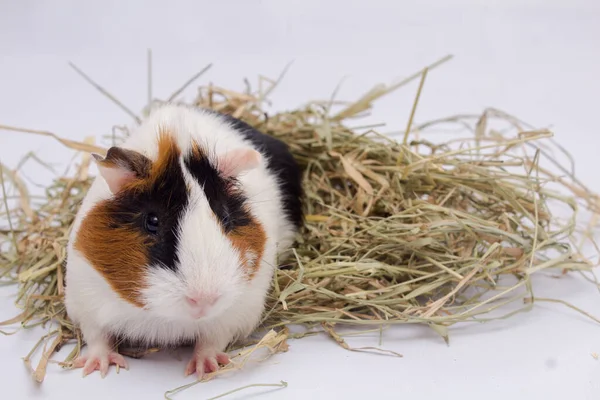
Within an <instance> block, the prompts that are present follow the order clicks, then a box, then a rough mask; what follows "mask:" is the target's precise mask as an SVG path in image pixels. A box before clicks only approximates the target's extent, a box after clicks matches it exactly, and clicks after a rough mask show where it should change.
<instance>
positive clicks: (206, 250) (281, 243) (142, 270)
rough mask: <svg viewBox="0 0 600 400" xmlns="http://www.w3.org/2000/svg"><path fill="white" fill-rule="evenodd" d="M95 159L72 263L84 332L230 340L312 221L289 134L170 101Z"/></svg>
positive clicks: (256, 314) (72, 295)
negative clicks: (280, 135) (286, 141)
mask: <svg viewBox="0 0 600 400" xmlns="http://www.w3.org/2000/svg"><path fill="white" fill-rule="evenodd" d="M97 162H98V167H99V171H100V175H101V176H99V177H98V178H97V179H96V180H95V181H94V183H93V184H92V186H91V188H90V189H89V192H88V194H87V196H86V198H85V199H84V201H83V204H82V206H81V208H80V210H79V213H78V215H77V217H76V220H75V224H74V226H73V231H72V234H71V238H70V242H69V247H68V259H67V268H66V271H67V274H66V282H67V285H66V306H67V311H68V313H69V315H70V317H71V318H72V319H73V320H74V321H75V322H76V323H77V324H79V325H80V327H81V329H82V331H83V335H84V339H86V341H88V342H89V341H90V340H91V341H94V340H99V339H98V338H103V339H106V338H108V337H110V336H114V337H122V338H125V339H129V340H133V341H141V342H142V343H145V344H151V345H173V344H177V343H180V342H182V341H190V340H192V341H193V340H201V341H202V340H203V341H206V342H209V343H210V344H211V346H213V347H215V348H218V349H219V351H220V350H222V348H224V346H225V345H226V344H227V343H228V342H230V341H231V340H234V339H235V338H236V337H239V336H245V335H248V334H249V333H251V331H252V330H253V329H254V328H255V326H256V324H257V323H258V321H259V319H260V316H261V313H262V311H263V308H264V302H265V296H266V294H267V293H268V289H269V287H270V284H271V280H272V277H273V271H274V268H276V262H277V256H278V254H280V253H281V252H284V251H287V250H288V249H289V247H290V245H291V244H292V242H293V240H294V236H295V233H296V231H297V229H298V227H299V226H300V224H301V222H302V214H301V203H300V201H301V200H300V199H301V192H302V191H301V187H300V171H299V169H298V167H297V165H296V164H295V162H294V160H293V158H292V157H291V155H290V154H289V152H288V151H287V149H286V147H285V146H284V145H283V143H281V142H279V141H278V140H275V139H273V138H271V137H269V136H266V135H263V134H261V133H259V132H257V131H255V130H253V129H252V128H251V127H249V126H248V125H246V124H244V123H242V122H240V121H238V120H236V119H233V118H231V117H226V116H223V115H220V114H217V113H214V112H211V111H207V110H201V109H197V108H192V107H187V106H176V105H166V106H162V107H161V108H159V109H157V110H156V111H154V112H153V114H152V115H151V116H150V117H149V118H148V119H147V120H146V121H145V122H144V123H143V124H142V125H141V126H139V127H138V128H137V129H136V131H135V132H133V133H132V135H131V136H130V137H129V138H128V139H127V141H126V142H125V143H124V144H123V146H120V147H115V148H111V149H110V150H109V151H108V153H107V154H106V156H105V157H97ZM190 299H192V300H190ZM197 301H198V302H206V308H202V309H201V310H200V311H201V314H198V312H200V311H198V310H197V309H193V307H195V306H196V302H197ZM190 304H191V305H190ZM195 313H196V314H198V315H196V314H195Z"/></svg>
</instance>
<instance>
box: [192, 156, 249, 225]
mask: <svg viewBox="0 0 600 400" xmlns="http://www.w3.org/2000/svg"><path fill="white" fill-rule="evenodd" d="M184 163H185V166H186V168H187V169H188V170H189V171H190V174H192V176H193V177H194V179H195V180H196V182H198V184H199V185H200V186H201V187H202V188H203V190H204V194H205V195H206V198H207V200H208V204H209V205H210V208H211V209H212V211H213V213H214V214H215V215H216V217H217V219H218V220H219V222H220V223H221V224H222V226H223V229H224V230H225V233H229V232H231V231H232V230H234V229H235V228H237V227H240V226H247V225H248V224H250V222H251V220H250V216H249V215H248V213H247V211H246V210H245V209H244V203H245V202H246V198H245V197H244V195H243V194H242V192H241V191H240V190H237V188H236V182H235V181H234V180H227V179H224V178H223V177H221V175H220V174H219V171H218V170H217V169H216V168H215V167H214V166H213V165H212V164H211V162H210V160H209V159H208V158H207V157H206V156H205V155H204V154H198V155H196V156H195V155H194V154H193V153H190V154H188V155H186V156H185V158H184Z"/></svg>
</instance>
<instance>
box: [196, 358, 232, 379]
mask: <svg viewBox="0 0 600 400" xmlns="http://www.w3.org/2000/svg"><path fill="white" fill-rule="evenodd" d="M219 364H221V365H227V364H229V356H228V355H227V354H225V353H222V352H217V353H212V352H210V353H207V352H203V351H195V352H194V356H193V357H192V359H191V360H190V362H189V363H188V365H187V367H186V369H185V376H189V375H191V374H193V373H194V372H195V373H196V375H197V376H198V380H200V379H202V377H203V376H204V374H208V373H211V372H216V371H218V370H219Z"/></svg>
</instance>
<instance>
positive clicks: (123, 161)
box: [92, 147, 151, 194]
mask: <svg viewBox="0 0 600 400" xmlns="http://www.w3.org/2000/svg"><path fill="white" fill-rule="evenodd" d="M92 155H93V156H94V159H95V160H96V164H97V165H98V171H99V172H100V175H102V178H104V181H105V182H106V183H107V184H108V188H109V189H110V191H111V192H112V193H113V194H115V193H117V192H119V191H120V190H121V188H123V186H124V185H126V184H128V183H130V182H132V181H134V180H136V179H143V178H144V177H145V176H147V175H148V172H149V170H150V165H151V161H150V160H149V159H148V158H147V157H146V156H144V155H143V154H140V153H138V152H137V151H133V150H128V149H123V148H121V147H111V148H110V149H108V152H107V153H106V157H102V156H100V155H98V154H95V153H94V154H92Z"/></svg>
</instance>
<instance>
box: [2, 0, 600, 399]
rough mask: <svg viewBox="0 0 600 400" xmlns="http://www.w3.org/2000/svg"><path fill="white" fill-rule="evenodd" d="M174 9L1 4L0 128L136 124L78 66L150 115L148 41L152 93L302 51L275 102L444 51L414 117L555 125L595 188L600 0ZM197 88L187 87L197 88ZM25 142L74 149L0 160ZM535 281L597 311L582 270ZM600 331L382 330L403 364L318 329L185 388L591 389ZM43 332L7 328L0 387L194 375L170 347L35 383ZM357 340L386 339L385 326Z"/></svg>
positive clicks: (223, 78) (412, 393)
mask: <svg viewBox="0 0 600 400" xmlns="http://www.w3.org/2000/svg"><path fill="white" fill-rule="evenodd" d="M494 3H495V2H494ZM166 4H167V2H151V1H147V2H142V1H137V2H134V1H128V2H116V1H96V2H81V1H60V2H50V1H35V2H34V1H19V2H16V1H14V2H9V1H7V0H5V1H0V54H1V57H2V58H1V61H0V123H2V124H9V125H17V126H24V127H29V128H34V129H47V130H50V131H53V132H56V133H59V134H61V135H63V136H66V137H70V138H74V139H79V140H81V139H83V137H84V136H87V135H90V134H91V135H96V136H99V135H105V134H108V133H109V132H110V128H111V127H112V126H113V125H115V124H122V123H130V122H131V121H130V119H129V118H128V117H127V116H126V115H125V114H123V113H122V112H121V111H120V110H119V109H117V108H116V107H115V106H114V105H113V104H111V103H110V102H108V101H107V100H106V99H104V98H103V97H102V96H101V95H99V94H98V93H97V92H96V91H95V90H94V89H93V88H91V87H90V86H89V85H88V84H86V83H85V82H83V81H82V80H81V78H80V77H78V76H77V75H76V74H75V73H74V72H73V71H72V70H71V69H70V68H69V67H68V66H67V61H69V60H71V61H73V62H74V63H75V64H77V65H78V66H79V67H81V68H82V69H83V70H84V71H86V72H87V73H88V74H89V75H91V76H92V77H93V78H94V79H95V80H97V81H98V82H99V83H101V84H102V85H104V86H105V87H106V88H108V89H109V90H110V91H112V92H113V93H114V94H115V95H116V96H118V97H119V98H120V99H121V100H122V101H123V102H124V103H125V104H127V105H129V107H131V108H133V109H134V110H135V111H139V110H140V109H141V108H142V107H143V106H144V102H145V100H146V76H145V63H146V60H145V50H146V48H147V47H152V48H153V51H154V94H155V95H156V96H161V97H165V96H167V95H168V94H169V93H170V92H171V91H172V90H173V89H174V88H176V87H178V86H179V85H180V84H181V83H183V82H184V81H185V80H186V79H187V77H188V76H190V75H191V74H193V73H194V72H196V71H197V70H199V69H200V68H201V67H203V66H204V65H206V64H207V63H209V62H213V63H214V67H213V68H212V69H211V71H210V72H209V74H207V75H206V76H205V78H204V79H203V81H202V83H206V82H208V80H211V81H212V82H214V83H216V84H218V85H221V86H225V87H232V88H240V89H241V88H242V87H243V86H242V79H243V78H244V77H248V78H249V79H250V80H251V82H255V78H256V76H257V74H259V73H260V74H264V75H267V76H270V77H275V76H277V74H279V72H280V71H281V69H282V68H283V67H284V66H285V65H286V64H287V63H288V62H289V61H290V60H292V59H293V60H295V62H294V64H293V66H292V69H291V70H290V72H289V74H288V75H287V78H286V79H285V80H284V82H283V83H282V85H281V86H280V87H279V89H278V90H277V91H276V93H275V94H274V95H273V96H272V98H273V101H274V103H275V104H276V106H277V107H279V108H287V107H293V106H296V105H298V104H299V103H302V102H304V101H307V100H311V99H314V98H323V99H325V98H328V97H329V96H330V94H331V92H332V90H333V89H334V87H335V86H336V85H337V84H338V82H339V80H340V79H341V78H343V77H345V76H346V77H347V79H346V80H345V82H344V85H343V87H342V90H341V91H340V97H343V98H345V99H354V98H356V97H357V96H358V95H360V94H361V93H362V92H364V91H366V90H368V89H370V87H371V86H372V85H373V84H375V83H378V82H380V81H383V82H389V81H390V80H392V79H394V78H398V77H402V76H407V75H409V74H412V73H413V72H415V71H417V70H419V69H420V68H422V67H423V66H425V65H426V64H428V63H430V62H432V61H435V60H436V59H438V58H440V57H442V56H444V55H445V54H447V53H451V54H454V55H455V59H454V60H453V61H451V62H450V63H448V64H446V65H445V66H443V67H442V68H440V69H436V70H435V71H432V72H431V73H430V74H429V76H428V79H427V82H426V85H425V90H424V93H423V95H422V97H421V102H420V106H419V110H418V114H417V120H418V121H425V120H428V119H431V118H437V117H441V116H446V115H451V114H455V113H463V112H467V113H478V112H480V111H482V110H483V108H485V107H488V106H493V107H497V108H501V109H504V110H506V111H509V112H511V113H513V114H515V115H517V116H519V117H521V118H523V119H525V120H526V121H528V122H530V123H531V124H533V125H536V126H540V127H551V128H552V129H553V131H554V132H555V133H556V138H557V140H558V141H559V142H560V143H561V144H563V145H564V146H565V147H566V148H567V149H568V150H569V151H570V152H571V153H572V154H573V155H574V156H575V157H576V159H577V170H578V175H579V177H580V178H581V179H582V180H583V181H584V182H586V183H587V184H588V185H589V186H590V187H592V188H593V189H595V190H596V191H600V182H599V181H598V178H597V170H598V169H597V153H598V148H599V146H600V135H599V133H600V132H598V126H599V125H598V122H597V115H598V93H600V80H599V79H598V71H600V49H599V47H598V40H599V39H600V6H599V5H598V2H597V1H587V2H586V1H563V2H549V1H536V2H526V1H519V2H517V1H503V2H497V4H494V5H492V2H487V4H488V5H487V6H482V5H478V2H474V1H471V2H469V1H462V2H457V1H445V2H441V1H440V2H438V4H436V3H434V2H427V4H426V3H425V2H419V5H417V2H401V1H385V2H384V1H371V2H366V1H363V2H356V1H328V2H325V1H320V2H318V1H313V0H310V1H309V0H303V1H274V0H273V1H244V2H242V1H239V2H221V3H217V2H216V1H196V2H191V1H190V2H185V3H184V2H172V3H170V4H169V5H166ZM440 4H443V6H440ZM499 4H502V5H499ZM517 4H519V5H517ZM415 90H416V82H414V83H413V84H412V85H410V86H408V87H406V88H404V89H403V90H402V91H400V92H397V93H395V94H393V95H390V96H389V97H386V98H385V99H383V100H382V101H380V102H379V103H378V104H377V108H376V110H377V111H376V113H375V114H374V119H375V120H377V121H386V122H387V123H388V127H386V129H385V130H389V131H394V130H401V129H404V127H405V124H406V121H407V117H408V113H409V112H410V105H411V104H412V101H413V98H414V93H415ZM194 94H195V89H194V88H192V89H190V90H188V91H187V92H186V97H187V98H188V99H189V98H191V97H192V96H193V95H194ZM9 142H10V143H9ZM30 150H34V151H38V152H39V153H41V154H42V155H43V156H44V158H46V159H48V158H49V159H51V160H52V161H53V162H55V163H57V164H59V165H61V163H62V166H64V164H65V163H66V161H67V159H66V158H67V157H69V156H70V154H71V153H69V152H67V151H65V150H64V149H63V148H62V147H61V146H60V145H59V144H56V143H55V142H53V141H52V140H51V139H47V140H44V139H40V138H37V137H33V136H27V135H17V134H13V133H7V132H0V159H1V160H2V162H3V163H6V164H8V165H10V166H14V165H16V163H17V161H18V160H19V159H20V158H21V157H22V156H23V155H24V154H25V153H26V152H27V151H30ZM25 171H26V172H27V174H28V175H29V176H32V177H35V180H36V181H42V182H44V180H45V179H49V178H50V176H51V175H49V174H48V173H46V172H44V171H42V170H40V169H39V168H36V167H34V166H30V167H28V168H27V169H26V170H25ZM59 171H62V168H60V169H59ZM12 293H13V289H11V288H3V289H1V290H0V296H1V297H0V299H1V302H0V320H3V319H6V318H9V317H12V316H13V315H14V314H15V312H16V310H15V309H14V308H13V306H12ZM537 294H538V295H539V296H543V295H544V294H551V295H552V296H553V297H557V296H558V297H560V298H562V299H565V300H568V301H571V302H573V303H574V304H576V305H578V306H579V307H582V308H584V309H586V310H587V311H590V312H591V313H593V314H595V315H600V302H599V300H600V298H599V297H598V296H599V295H598V292H597V291H595V290H594V289H593V288H592V287H590V286H589V285H587V284H584V283H582V282H581V281H579V280H578V279H576V278H574V277H568V278H565V279H561V280H555V279H549V278H548V279H542V280H540V282H538V286H537ZM599 333H600V326H599V325H597V324H594V323H591V322H589V321H588V320H586V319H583V318H582V317H580V316H579V315H577V314H575V313H572V312H570V311H568V310H567V309H566V308H563V307H561V306H558V305H557V306H553V305H539V306H537V308H536V309H535V310H534V311H533V312H531V313H528V314H521V315H518V316H516V317H514V318H512V319H510V320H507V321H503V322H497V323H492V324H488V325H481V326H469V327H468V329H467V327H464V328H463V327H456V328H453V329H452V330H451V342H450V346H449V347H447V346H446V345H445V344H444V343H443V341H441V340H440V339H439V338H438V337H437V336H435V334H433V333H432V332H431V331H429V330H427V329H425V328H421V327H399V328H398V329H393V330H389V331H387V332H386V334H385V336H384V347H385V348H387V349H392V350H396V351H398V352H400V353H402V354H403V355H404V358H402V359H397V358H393V357H385V356H377V355H370V354H361V353H351V352H347V351H344V350H342V349H340V348H339V347H337V346H336V345H335V344H333V343H332V342H331V341H329V340H328V339H326V338H324V337H312V338H306V339H303V340H300V341H293V342H291V343H290V345H291V347H290V351H289V352H288V353H286V354H281V355H278V356H277V357H275V358H273V359H271V360H269V361H267V362H265V363H263V364H260V365H256V366H253V367H251V368H247V369H246V370H245V371H243V372H239V373H236V374H234V375H230V376H228V377H225V378H221V379H218V380H217V381H213V382H211V383H209V384H203V385H199V386H196V387H194V388H192V389H190V390H188V391H186V392H183V393H181V394H179V395H176V396H174V397H175V398H177V399H201V398H209V397H211V396H216V395H218V394H220V393H223V392H225V391H228V390H231V389H234V388H237V387H240V386H243V385H247V384H251V383H276V382H279V381H280V380H285V381H287V382H288V383H289V387H288V388H286V389H283V390H275V391H273V390H269V389H249V390H247V391H243V392H239V393H237V394H235V395H231V396H230V397H227V398H231V399H234V398H235V399H242V398H243V399H246V398H248V399H250V398H264V399H277V398H286V399H296V398H337V397H340V398H342V397H343V398H348V399H351V398H365V397H370V398H390V399H391V398H395V399H396V398H416V399H434V398H435V399H453V398H462V399H464V398H467V399H487V400H495V399H506V398H513V399H525V398H527V399H542V398H544V399H565V398H567V397H572V398H575V399H597V398H600V361H596V360H594V359H593V358H592V357H591V353H592V352H598V353H600V335H599ZM38 338H39V332H26V333H21V334H18V335H15V336H9V337H0V354H1V357H0V382H2V383H3V385H2V398H18V399H21V398H40V399H41V398H43V399H64V400H67V399H80V398H107V397H108V398H115V399H116V398H119V399H120V398H144V399H150V398H157V399H158V398H162V396H163V392H164V391H165V390H168V389H171V388H173V387H176V386H179V385H182V384H185V383H187V382H189V381H190V379H189V378H188V379H184V378H183V377H182V374H183V369H184V366H185V360H183V361H176V360H174V359H172V358H170V357H169V356H167V355H161V356H157V357H150V358H147V359H144V360H137V361H132V362H131V370H130V371H129V372H123V373H121V374H120V375H116V374H115V373H114V370H111V373H110V374H109V376H108V377H107V378H106V379H105V380H101V379H100V377H99V376H98V375H93V376H91V377H88V378H86V379H82V378H81V377H80V373H79V371H74V372H65V371H61V370H60V369H59V368H58V367H56V366H54V365H50V366H49V368H48V375H47V377H46V380H45V382H44V383H43V385H41V386H36V385H34V384H33V383H32V380H31V378H30V377H29V376H28V374H27V372H26V370H25V368H24V366H23V364H22V361H21V359H20V357H22V356H24V355H25V354H26V353H27V352H28V351H29V350H30V348H31V346H32V345H33V344H34V343H35V342H36V341H37V339H38ZM349 341H350V344H351V345H354V346H376V345H377V337H376V336H373V337H365V338H351V339H349ZM61 355H62V354H61ZM260 396H262V397H260Z"/></svg>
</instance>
